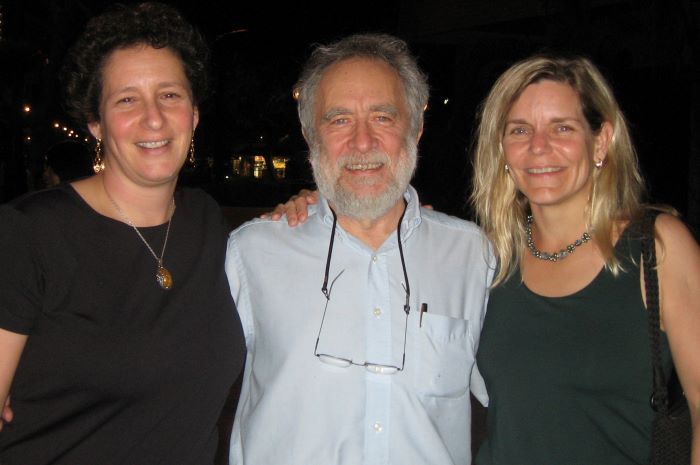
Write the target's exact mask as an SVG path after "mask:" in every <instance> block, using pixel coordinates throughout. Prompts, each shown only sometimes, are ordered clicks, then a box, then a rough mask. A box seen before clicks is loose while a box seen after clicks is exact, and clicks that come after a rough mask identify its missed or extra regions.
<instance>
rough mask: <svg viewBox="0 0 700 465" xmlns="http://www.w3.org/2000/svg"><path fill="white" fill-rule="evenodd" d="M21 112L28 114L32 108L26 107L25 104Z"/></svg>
mask: <svg viewBox="0 0 700 465" xmlns="http://www.w3.org/2000/svg"><path fill="white" fill-rule="evenodd" d="M22 111H23V112H25V113H29V112H31V111H32V107H31V106H30V105H26V104H25V105H24V106H23V107H22Z"/></svg>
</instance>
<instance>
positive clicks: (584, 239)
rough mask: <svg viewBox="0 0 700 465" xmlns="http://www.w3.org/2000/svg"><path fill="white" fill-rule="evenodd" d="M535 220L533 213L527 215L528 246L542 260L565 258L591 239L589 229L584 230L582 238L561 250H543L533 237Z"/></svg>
mask: <svg viewBox="0 0 700 465" xmlns="http://www.w3.org/2000/svg"><path fill="white" fill-rule="evenodd" d="M534 221H535V220H534V219H533V218H532V215H527V224H526V225H525V234H526V235H527V248H528V249H530V252H532V255H534V256H535V258H539V259H540V260H549V261H550V262H556V261H558V260H564V259H565V258H566V257H568V256H569V255H570V254H572V253H573V252H574V250H576V248H577V247H580V246H582V245H583V244H585V243H586V242H588V241H590V240H591V235H590V234H588V231H584V233H583V236H581V239H576V240H575V241H574V242H572V243H571V244H569V245H567V246H566V247H564V248H563V249H561V250H560V251H559V252H554V253H549V252H542V251H541V250H539V249H538V248H537V247H535V241H534V240H533V239H532V223H534Z"/></svg>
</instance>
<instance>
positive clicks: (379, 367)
mask: <svg viewBox="0 0 700 465" xmlns="http://www.w3.org/2000/svg"><path fill="white" fill-rule="evenodd" d="M331 213H333V227H332V228H331V240H330V243H329V244H328V256H327V257H326V272H325V275H324V277H323V286H322V287H321V292H323V295H324V296H325V297H326V305H325V306H324V308H323V317H322V318H321V326H320V327H319V328H318V336H316V346H315V347H314V355H315V356H316V357H318V359H319V360H320V361H321V362H323V363H327V364H329V365H334V366H337V367H341V368H347V367H349V366H350V365H357V366H361V367H365V369H366V370H367V371H369V372H372V373H377V374H385V375H391V374H394V373H397V372H399V371H403V368H404V365H405V364H406V332H407V329H408V314H409V313H410V311H411V307H410V305H409V299H410V297H411V287H410V285H409V283H408V273H407V272H406V261H405V260H404V257H403V247H402V245H401V222H402V221H403V216H404V214H405V213H406V210H405V209H404V212H403V213H402V214H401V218H399V224H398V226H397V227H396V238H397V240H398V242H399V256H400V257H401V268H402V269H403V277H404V281H405V284H403V289H404V291H405V292H406V303H405V304H404V306H403V311H404V313H405V314H406V321H405V323H404V329H403V356H402V357H401V366H400V367H399V366H396V365H387V364H384V363H374V362H369V361H365V362H356V361H354V360H352V359H350V358H344V357H338V356H336V355H330V354H325V353H318V343H319V340H320V339H321V332H322V331H323V323H324V321H325V320H326V312H327V311H328V303H329V302H330V301H331V293H330V291H329V290H328V274H329V270H330V266H331V256H332V255H333V241H334V239H335V230H336V226H337V223H338V217H337V216H336V214H335V212H334V211H333V209H332V208H331ZM331 287H332V286H331Z"/></svg>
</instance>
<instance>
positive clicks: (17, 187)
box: [0, 0, 700, 231]
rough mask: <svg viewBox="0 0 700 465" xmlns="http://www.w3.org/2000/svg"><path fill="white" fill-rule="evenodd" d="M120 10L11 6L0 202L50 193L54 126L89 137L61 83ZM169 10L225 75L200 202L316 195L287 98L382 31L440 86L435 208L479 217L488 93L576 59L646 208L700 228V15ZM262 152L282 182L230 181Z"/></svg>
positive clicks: (2, 89)
mask: <svg viewBox="0 0 700 465" xmlns="http://www.w3.org/2000/svg"><path fill="white" fill-rule="evenodd" d="M109 3H111V2H106V1H99V0H97V1H92V2H89V1H85V0H82V1H81V0H25V1H19V0H15V1H7V0H0V8H1V12H2V25H1V27H2V40H1V41H0V202H2V201H7V200H10V199H11V198H13V197H15V196H17V195H19V194H21V193H23V192H25V191H27V190H31V189H34V188H38V187H40V182H39V181H40V177H39V175H40V172H41V165H42V160H43V153H44V152H45V150H46V149H47V148H48V147H49V146H50V145H51V144H52V143H54V142H56V141H58V140H61V139H62V138H64V137H65V136H64V133H63V132H62V131H60V130H57V129H56V128H54V127H53V126H52V125H53V123H54V122H60V124H61V125H66V124H67V125H68V126H69V127H71V128H73V129H76V130H78V131H79V133H80V135H81V140H82V137H85V136H86V135H87V133H86V131H85V130H84V128H74V127H72V126H71V125H70V123H69V121H68V119H67V117H66V116H65V115H64V113H63V112H62V110H61V106H60V102H59V99H58V95H59V90H58V83H57V81H56V71H57V69H58V67H59V66H60V63H61V60H62V57H63V55H64V53H65V50H66V48H67V47H68V45H69V44H70V43H71V42H72V41H73V40H74V39H75V37H76V36H77V34H78V33H79V32H80V31H81V30H82V28H83V26H84V24H85V21H86V20H87V18H89V17H91V16H93V15H95V14H97V13H99V12H100V11H102V10H103V9H104V7H105V6H107V5H108V4H109ZM169 3H172V4H174V5H176V6H177V7H178V8H179V9H180V10H181V11H182V12H183V13H184V14H185V16H186V17H188V18H189V19H190V20H191V21H192V22H193V23H195V24H196V25H197V26H198V27H199V28H200V29H201V30H202V31H203V32H204V34H205V36H206V38H207V40H208V41H209V43H210V46H211V48H212V52H213V71H214V77H215V89H214V93H213V95H212V97H211V98H210V99H209V100H208V101H207V102H205V104H204V105H203V106H202V108H201V111H202V120H201V124H200V128H199V129H198V131H197V137H196V142H197V156H198V160H199V163H198V167H197V168H196V169H192V168H188V169H186V170H185V172H183V175H182V178H181V181H182V183H183V184H191V185H192V184H194V185H199V186H201V187H203V188H205V189H206V190H207V191H209V192H210V193H212V194H213V195H214V196H215V197H216V198H217V200H218V201H219V202H220V203H221V204H222V205H226V206H255V207H268V206H271V205H273V204H275V203H276V202H278V201H280V200H283V199H285V198H287V196H288V195H290V194H291V193H293V192H296V191H297V190H298V189H299V188H300V187H302V186H307V185H310V173H309V170H308V167H307V164H306V161H305V144H304V142H303V139H302V138H301V135H300V131H299V125H298V123H297V119H296V111H295V102H294V100H293V99H292V97H291V87H292V85H293V83H294V82H295V80H296V77H297V73H298V72H299V70H300V67H301V64H302V63H303V61H304V60H305V58H306V57H307V56H308V52H309V50H310V45H311V44H313V43H314V42H327V41H330V40H333V39H336V38H339V37H342V36H344V35H346V34H349V33H353V32H361V31H384V32H389V33H393V34H396V35H398V36H400V37H402V38H404V39H406V40H407V41H408V42H409V44H410V46H411V48H412V50H413V51H414V53H415V54H416V55H417V56H418V58H419V62H420V64H421V66H422V67H423V69H424V70H425V71H426V72H427V73H428V75H429V80H430V85H431V100H430V105H429V108H428V111H427V116H426V130H425V133H424V136H423V140H422V142H421V146H420V149H421V151H420V153H421V158H420V162H419V169H418V172H417V176H416V179H415V180H414V184H415V185H416V186H417V187H418V189H419V192H420V193H421V195H422V198H423V201H424V202H427V203H432V204H434V205H435V207H436V208H437V209H440V210H443V211H447V212H449V213H452V214H456V215H459V216H463V217H469V215H470V212H469V210H468V208H467V207H466V205H465V199H466V195H467V192H468V186H469V182H470V178H471V165H470V159H469V156H468V151H469V146H470V143H471V140H472V131H473V126H474V115H475V112H476V108H477V106H478V104H479V103H480V101H481V100H482V99H483V98H484V96H485V94H486V92H487V90H488V88H489V86H490V85H491V84H492V83H493V81H494V80H495V78H496V77H497V76H498V75H499V74H500V73H501V72H502V71H503V70H504V69H505V68H506V67H508V66H509V65H510V64H512V63H513V62H514V61H515V60H518V59H520V58H522V57H524V56H527V55H529V54H531V53H534V52H539V51H554V52H565V53H579V54H584V55H586V56H589V57H590V58H592V59H593V60H594V61H595V62H596V63H597V64H598V65H599V66H600V68H601V69H602V71H603V72H604V74H605V75H606V76H607V78H608V79H609V80H610V82H611V84H612V86H613V88H614V90H615V92H616V95H617V97H618V99H619V101H620V104H621V106H622V108H623V110H624V111H625V114H626V115H627V117H628V119H629V121H630V123H631V128H632V133H633V137H634V140H635V142H636V145H637V148H638V151H639V156H640V160H641V164H642V169H643V172H644V175H645V176H646V178H647V180H648V183H649V186H650V194H651V199H652V200H654V201H658V202H665V203H669V204H671V205H673V206H675V207H676V208H678V209H679V210H680V211H681V212H682V213H683V214H684V215H685V217H686V219H687V220H688V221H689V223H690V224H691V225H692V226H693V227H694V228H695V230H696V231H697V230H698V226H699V225H700V182H699V181H700V163H699V162H698V157H697V153H698V137H697V128H698V98H699V97H698V96H699V93H700V82H699V77H700V75H699V73H698V63H699V60H698V54H699V53H700V42H699V40H698V28H697V23H698V20H699V19H700V1H690V0H665V1H662V0H639V1H632V0H628V1H614V0H609V1H604V0H598V1H594V0H588V1H576V0H558V1H557V0H555V1H549V0H532V1H522V0H521V1H516V0H490V1H488V0H480V1H474V0H472V1H469V0H466V1H458V0H431V1H426V0H409V1H401V2H400V1H396V0H388V1H383V2H368V1H355V2H323V3H322V2H303V3H294V2H288V3H285V4H283V5H282V6H274V5H273V2H266V1H258V2H246V3H245V4H241V2H236V1H230V2H225V3H222V4H219V2H206V1H199V2H193V1H189V2H188V1H170V2H169ZM24 105H30V106H31V111H30V112H29V113H26V112H25V111H23V107H24ZM29 137H30V138H31V140H28V138H29ZM254 153H262V154H266V155H283V156H286V157H288V158H290V161H289V164H288V167H287V175H286V178H285V179H284V180H279V179H275V178H274V177H273V176H271V175H267V176H264V177H263V178H262V179H255V178H243V177H238V178H236V177H233V176H232V177H230V178H229V179H226V175H228V174H230V172H231V166H230V159H231V156H232V155H234V154H254ZM212 164H213V165H212ZM210 165H212V166H210ZM268 171H271V170H268ZM27 173H28V174H29V175H27Z"/></svg>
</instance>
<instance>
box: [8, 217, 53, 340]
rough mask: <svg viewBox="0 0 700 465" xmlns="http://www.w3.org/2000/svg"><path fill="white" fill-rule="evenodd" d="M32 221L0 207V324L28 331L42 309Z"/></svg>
mask: <svg viewBox="0 0 700 465" xmlns="http://www.w3.org/2000/svg"><path fill="white" fill-rule="evenodd" d="M39 257H40V252H39V250H38V248H37V247H36V244H35V240H34V235H33V233H32V228H31V222H30V221H29V219H28V218H27V217H26V215H24V214H23V213H22V212H20V211H18V210H16V209H15V208H13V207H10V206H2V207H0V327H1V328H3V329H6V330H8V331H12V332H16V333H20V334H29V333H31V331H32V328H33V326H34V321H35V319H36V317H37V315H38V313H39V312H40V311H41V302H42V288H43V286H42V282H43V280H42V272H41V265H40V259H39Z"/></svg>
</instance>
